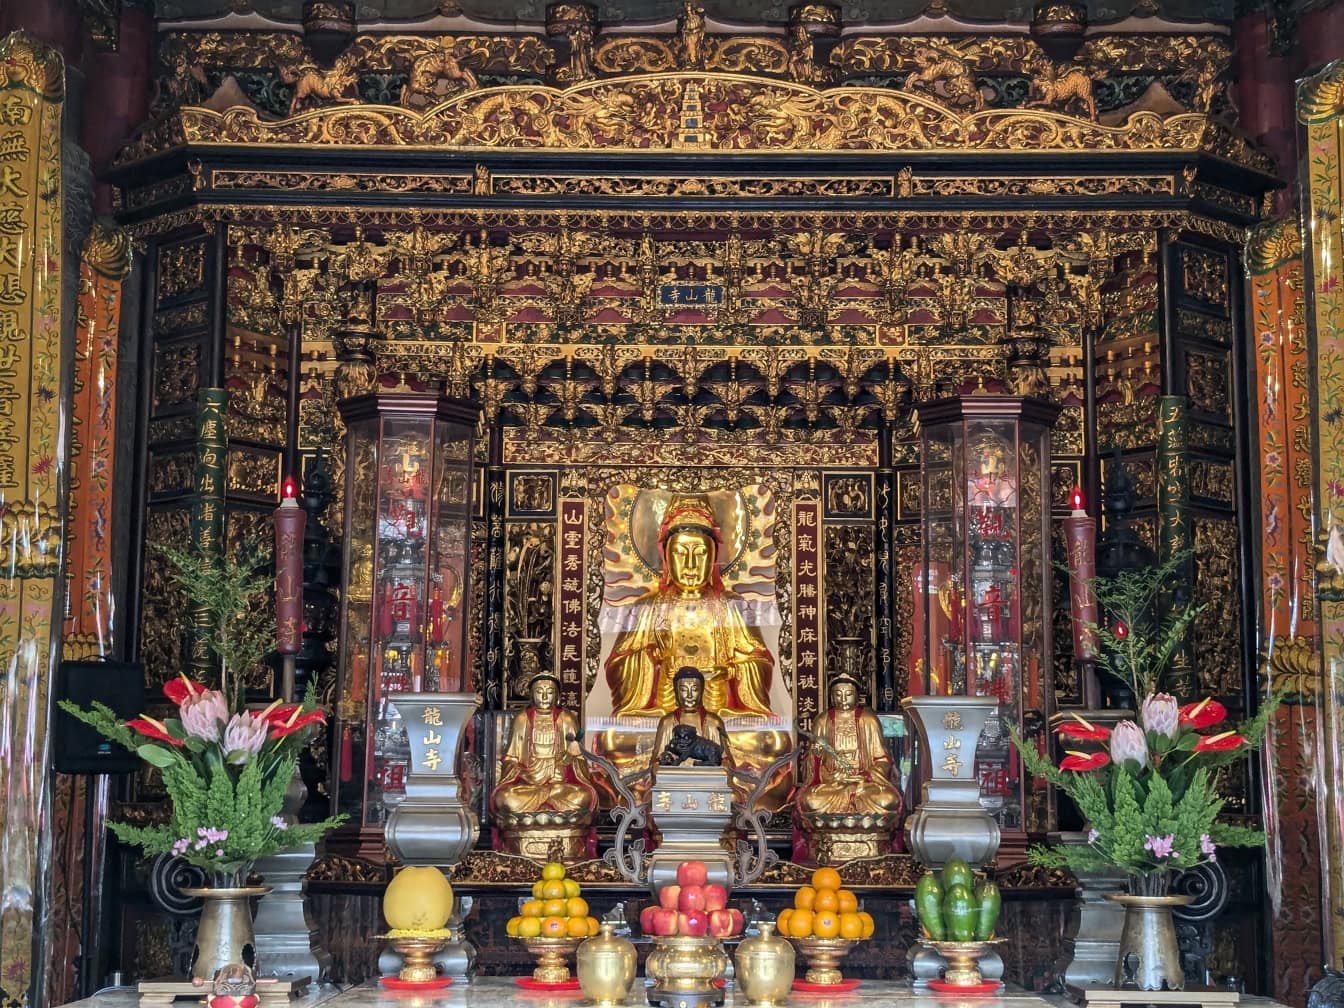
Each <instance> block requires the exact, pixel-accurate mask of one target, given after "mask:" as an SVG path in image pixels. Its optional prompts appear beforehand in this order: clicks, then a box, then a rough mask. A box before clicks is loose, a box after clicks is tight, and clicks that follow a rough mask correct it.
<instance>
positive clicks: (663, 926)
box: [653, 907, 677, 937]
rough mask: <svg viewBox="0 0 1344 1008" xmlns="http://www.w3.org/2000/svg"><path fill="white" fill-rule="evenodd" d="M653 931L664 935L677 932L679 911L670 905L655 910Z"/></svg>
mask: <svg viewBox="0 0 1344 1008" xmlns="http://www.w3.org/2000/svg"><path fill="white" fill-rule="evenodd" d="M653 933H654V934H656V935H660V936H662V937H667V936H668V935H674V934H676V933H677V912H676V911H675V910H673V909H671V908H670V907H657V908H655V909H654V911H653Z"/></svg>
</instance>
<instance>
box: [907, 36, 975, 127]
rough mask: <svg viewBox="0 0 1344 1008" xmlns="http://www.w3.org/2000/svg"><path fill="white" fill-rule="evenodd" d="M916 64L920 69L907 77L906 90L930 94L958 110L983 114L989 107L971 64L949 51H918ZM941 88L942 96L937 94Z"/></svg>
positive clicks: (924, 47) (932, 48)
mask: <svg viewBox="0 0 1344 1008" xmlns="http://www.w3.org/2000/svg"><path fill="white" fill-rule="evenodd" d="M914 60H915V65H916V67H917V69H916V70H913V71H911V73H910V76H908V77H906V79H905V87H906V90H912V89H914V88H919V89H921V90H925V91H928V92H930V93H931V94H934V95H937V96H938V97H940V98H942V99H944V100H945V101H946V102H947V103H948V104H950V105H952V106H954V107H957V108H967V107H969V108H972V109H974V110H975V111H977V112H979V111H980V110H981V109H983V108H984V107H985V96H984V95H983V94H981V93H980V88H979V86H978V85H977V84H976V83H975V74H974V73H973V72H972V69H971V64H970V62H969V61H968V60H965V59H962V58H961V57H960V56H959V55H957V54H956V53H953V52H948V51H947V50H946V49H937V48H935V47H933V46H923V45H922V46H917V47H916V48H915V52H914ZM939 84H942V91H941V93H940V92H939V91H938V90H937V88H938V85H939Z"/></svg>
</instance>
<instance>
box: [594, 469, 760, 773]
mask: <svg viewBox="0 0 1344 1008" xmlns="http://www.w3.org/2000/svg"><path fill="white" fill-rule="evenodd" d="M720 543H721V537H720V532H719V527H718V523H717V521H716V520H715V518H714V511H713V509H712V508H711V507H710V505H709V501H708V500H707V499H706V498H705V497H704V496H701V495H687V496H681V497H675V498H673V500H672V501H671V503H670V504H669V505H668V508H667V511H666V513H665V514H664V516H663V520H662V523H661V524H660V525H659V528H658V549H659V552H660V554H661V555H662V561H663V569H662V575H661V577H660V579H659V582H658V585H657V587H655V588H653V589H651V590H650V591H648V592H646V593H645V594H644V595H642V596H640V597H639V598H638V599H636V600H635V602H634V604H633V605H632V606H630V608H629V610H628V611H629V612H630V613H631V621H632V622H633V624H634V625H633V626H626V627H623V628H622V629H621V630H620V631H619V633H618V634H617V636H616V639H615V642H614V644H613V646H612V649H611V653H610V654H609V655H608V657H607V660H606V666H605V668H606V675H607V684H608V685H609V686H610V687H611V696H612V714H613V715H614V716H616V717H623V716H645V717H648V716H653V715H662V714H666V713H667V712H669V711H671V710H672V709H673V707H674V706H675V704H676V700H675V696H674V689H673V676H674V674H675V673H676V672H677V670H678V669H680V668H682V667H685V666H689V667H691V668H695V669H698V670H699V671H700V673H701V675H702V676H703V678H704V706H705V707H706V708H708V709H709V710H710V711H711V712H713V713H715V714H719V715H740V714H747V715H763V716H768V715H769V714H770V679H771V676H772V674H773V672H774V667H775V661H774V658H773V656H772V655H771V654H770V650H769V649H768V648H767V647H766V644H765V641H764V639H763V638H762V637H761V633H760V630H759V629H758V628H757V627H755V626H752V625H750V624H748V623H747V621H746V619H745V618H744V616H743V613H744V608H745V607H744V606H743V605H742V599H741V596H739V595H738V594H737V593H735V592H732V591H730V590H728V589H727V588H725V587H724V585H723V577H722V574H721V572H720V570H719V546H720ZM655 751H658V750H657V749H655Z"/></svg>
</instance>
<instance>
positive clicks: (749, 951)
mask: <svg viewBox="0 0 1344 1008" xmlns="http://www.w3.org/2000/svg"><path fill="white" fill-rule="evenodd" d="M757 927H759V928H760V932H761V933H760V934H758V935H754V936H752V937H750V938H744V939H743V940H742V942H741V944H739V945H738V946H737V954H736V955H735V956H734V957H733V960H734V963H735V964H736V973H735V974H734V975H735V977H736V980H737V986H738V989H739V990H741V991H742V993H743V995H745V997H746V999H747V1001H748V1002H750V1003H751V1004H754V1005H762V1006H764V1008H773V1006H775V1005H778V1004H780V1003H782V1002H783V1001H784V1000H785V999H786V998H787V997H788V996H789V990H790V989H791V988H792V987H793V963H794V953H793V946H792V945H790V944H789V943H788V942H787V941H785V940H784V939H783V938H781V937H780V936H779V935H777V934H775V925H774V922H773V921H762V922H761V923H760V924H758V925H757Z"/></svg>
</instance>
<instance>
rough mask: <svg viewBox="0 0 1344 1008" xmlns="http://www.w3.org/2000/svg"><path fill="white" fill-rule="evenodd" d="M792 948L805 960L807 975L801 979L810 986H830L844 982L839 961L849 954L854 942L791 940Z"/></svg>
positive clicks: (808, 939)
mask: <svg viewBox="0 0 1344 1008" xmlns="http://www.w3.org/2000/svg"><path fill="white" fill-rule="evenodd" d="M789 940H790V941H792V942H793V944H794V946H795V947H796V948H797V949H798V951H799V952H801V953H802V955H803V958H804V959H805V960H807V975H806V976H805V977H804V978H803V979H805V980H806V981H807V982H808V983H810V984H819V985H825V986H830V985H832V984H838V983H841V982H843V981H844V979H845V976H844V974H843V973H841V972H840V960H841V959H843V958H844V957H845V956H847V955H848V954H849V950H850V949H852V948H853V947H854V942H853V941H852V940H850V939H848V938H791V939H789Z"/></svg>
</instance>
